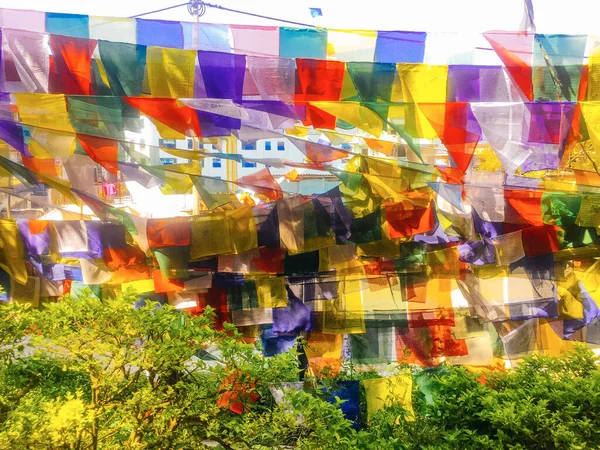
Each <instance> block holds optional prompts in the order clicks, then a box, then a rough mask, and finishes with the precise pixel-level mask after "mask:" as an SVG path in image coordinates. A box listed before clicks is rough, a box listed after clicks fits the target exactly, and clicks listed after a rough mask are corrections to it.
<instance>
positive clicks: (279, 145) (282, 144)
mask: <svg viewBox="0 0 600 450" xmlns="http://www.w3.org/2000/svg"><path fill="white" fill-rule="evenodd" d="M277 150H279V151H281V150H285V142H283V141H278V142H277Z"/></svg>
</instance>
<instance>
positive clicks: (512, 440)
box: [0, 293, 600, 450]
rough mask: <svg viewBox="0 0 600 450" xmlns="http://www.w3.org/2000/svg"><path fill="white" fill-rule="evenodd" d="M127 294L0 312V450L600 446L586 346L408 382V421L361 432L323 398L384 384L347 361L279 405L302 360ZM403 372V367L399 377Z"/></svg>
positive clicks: (393, 413)
mask: <svg viewBox="0 0 600 450" xmlns="http://www.w3.org/2000/svg"><path fill="white" fill-rule="evenodd" d="M135 301H136V297H135V296H134V295H133V294H131V293H128V294H125V295H123V296H122V297H119V298H115V299H105V300H99V299H98V298H96V297H93V296H88V297H83V298H70V297H66V298H64V299H63V300H62V301H61V302H59V303H54V304H49V305H47V306H46V307H45V308H44V309H42V310H30V309H28V308H24V307H21V306H19V305H14V304H12V305H2V306H0V331H1V332H2V333H0V448H3V449H4V448H7V449H32V448H35V449H42V450H43V449H48V450H50V449H78V450H83V449H122V448H124V449H201V448H209V447H211V446H212V447H214V446H215V445H216V446H218V447H220V448H229V449H272V448H280V449H284V448H297V449H305V450H316V449H367V450H370V449H373V450H375V449H376V450H380V449H383V450H387V449H390V450H391V449H394V450H403V449H442V450H443V449H457V448H460V449H505V448H506V449H588V448H590V449H591V448H599V447H600V432H599V431H598V430H600V419H599V417H600V414H599V413H600V371H599V370H598V360H597V358H596V357H595V356H594V354H593V353H592V352H591V351H590V350H588V349H585V348H583V347H578V348H576V349H575V350H574V351H573V352H571V353H567V354H564V355H561V356H560V357H555V358H552V357H547V356H541V355H532V356H529V357H527V358H525V359H524V360H523V361H522V362H521V364H519V365H518V367H516V368H515V369H514V370H511V371H508V372H505V373H503V372H498V373H491V374H489V373H488V374H486V375H485V376H482V375H481V374H477V373H471V372H468V371H467V370H465V369H464V368H461V367H451V366H448V367H441V368H438V369H434V370H422V369H414V368H413V369H412V370H413V376H414V380H415V383H413V385H414V392H413V408H414V411H415V412H414V415H410V416H409V415H408V413H407V412H406V411H404V410H403V409H402V408H401V407H399V406H396V405H391V406H389V407H386V408H384V409H383V410H381V411H379V412H378V413H376V414H375V415H374V416H373V417H372V418H371V420H370V421H369V422H368V423H367V420H366V414H365V411H364V407H365V402H366V399H365V397H364V392H362V393H361V409H362V410H363V411H362V412H363V414H362V417H361V425H362V429H361V430H359V431H356V430H355V429H353V424H352V423H351V422H349V421H347V420H346V419H345V418H344V416H343V414H342V412H341V410H340V408H339V401H338V404H332V403H330V401H331V396H330V395H328V394H326V392H333V391H335V387H336V385H337V382H338V381H340V380H365V379H370V378H376V377H379V376H380V374H378V373H377V372H375V371H366V372H364V371H363V372H359V371H357V370H356V368H355V367H354V366H353V365H352V363H351V362H346V363H344V364H343V365H342V370H341V372H339V373H337V374H336V375H335V376H334V372H333V371H327V370H325V371H324V372H323V373H322V374H320V376H319V377H317V378H312V379H309V380H307V381H306V384H307V385H310V386H312V388H311V389H309V390H308V391H306V390H305V391H298V392H289V393H288V394H287V396H286V397H285V401H284V402H283V403H277V402H275V399H274V398H273V396H272V395H271V392H270V390H269V387H270V386H271V385H273V384H278V383H282V382H289V381H297V380H298V376H299V369H298V361H297V354H296V352H295V351H292V352H290V353H285V354H281V355H277V356H275V357H271V358H265V357H263V356H262V352H261V349H260V347H259V344H258V343H257V344H248V343H245V342H244V341H243V340H242V339H241V336H240V335H239V334H238V333H237V331H236V330H235V328H234V327H233V326H231V325H227V324H226V325H225V329H224V330H217V329H215V328H214V327H213V318H212V312H211V311H210V310H208V311H206V313H205V314H204V315H200V316H192V315H190V314H188V313H186V312H182V311H177V310H175V309H173V308H171V307H169V306H164V305H159V304H157V303H151V302H148V303H145V304H143V305H141V306H138V307H137V308H134V307H132V305H133V304H134V303H135ZM402 369H403V370H405V369H406V367H403V368H402Z"/></svg>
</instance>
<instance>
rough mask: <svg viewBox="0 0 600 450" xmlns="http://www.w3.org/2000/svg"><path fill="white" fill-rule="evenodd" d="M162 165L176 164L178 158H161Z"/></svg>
mask: <svg viewBox="0 0 600 450" xmlns="http://www.w3.org/2000/svg"><path fill="white" fill-rule="evenodd" d="M160 163H161V164H175V163H177V158H160Z"/></svg>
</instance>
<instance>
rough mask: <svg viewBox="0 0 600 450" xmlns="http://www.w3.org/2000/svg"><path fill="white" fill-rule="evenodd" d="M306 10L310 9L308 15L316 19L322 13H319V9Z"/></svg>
mask: <svg viewBox="0 0 600 450" xmlns="http://www.w3.org/2000/svg"><path fill="white" fill-rule="evenodd" d="M308 9H310V15H311V16H313V17H318V16H322V15H323V11H321V8H308Z"/></svg>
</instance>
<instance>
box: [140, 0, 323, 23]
mask: <svg viewBox="0 0 600 450" xmlns="http://www.w3.org/2000/svg"><path fill="white" fill-rule="evenodd" d="M197 3H199V4H200V5H203V6H204V7H205V8H213V9H220V10H222V11H227V12H232V13H236V14H243V15H245V16H251V17H257V18H259V19H266V20H274V21H276V22H282V23H288V24H290V25H298V26H301V27H307V28H316V27H315V26H314V25H311V24H308V23H302V22H294V21H292V20H285V19H278V18H277V17H270V16H265V15H262V14H255V13H252V12H250V11H241V10H239V9H233V8H227V7H226V6H221V5H216V4H212V3H206V2H203V1H198V2H197ZM190 4H192V2H185V3H181V4H179V5H173V6H168V7H166V8H161V9H156V10H154V11H148V12H145V13H141V14H136V15H135V16H130V17H129V18H130V19H135V18H136V17H142V16H147V15H150V14H155V13H159V12H163V11H168V10H170V9H174V8H179V7H181V6H186V5H188V6H189V5H190ZM203 13H204V12H203ZM203 13H202V14H199V15H200V16H202V15H203Z"/></svg>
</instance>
